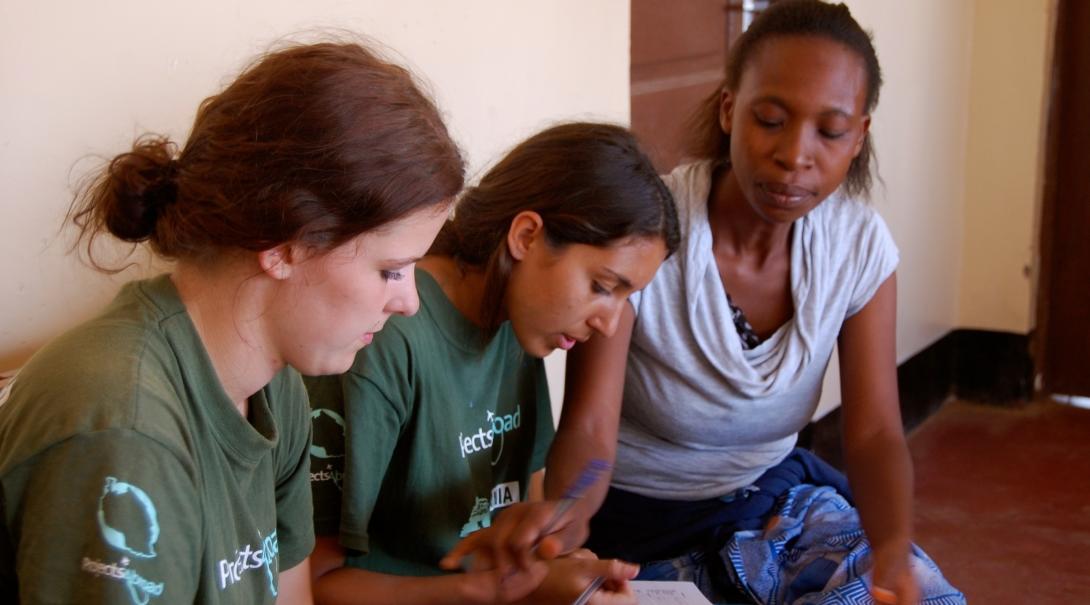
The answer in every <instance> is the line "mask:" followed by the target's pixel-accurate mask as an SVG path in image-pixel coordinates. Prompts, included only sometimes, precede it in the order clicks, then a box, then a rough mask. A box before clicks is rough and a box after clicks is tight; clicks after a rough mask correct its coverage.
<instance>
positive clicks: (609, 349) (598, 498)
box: [545, 304, 636, 551]
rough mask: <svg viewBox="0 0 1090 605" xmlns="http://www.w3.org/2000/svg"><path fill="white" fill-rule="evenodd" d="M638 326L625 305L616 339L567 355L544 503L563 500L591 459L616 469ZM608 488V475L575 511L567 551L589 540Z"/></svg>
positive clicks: (566, 539) (595, 341) (598, 339)
mask: <svg viewBox="0 0 1090 605" xmlns="http://www.w3.org/2000/svg"><path fill="white" fill-rule="evenodd" d="M635 322H636V313H635V311H634V310H633V309H632V305H628V304H626V305H625V306H624V310H623V311H621V318H620V322H619V324H618V326H617V331H616V332H615V333H614V334H613V336H611V337H609V338H605V337H603V336H602V335H601V334H596V335H595V336H594V337H593V338H591V339H590V340H589V341H587V342H586V343H585V344H582V345H580V346H577V347H575V348H574V349H572V350H571V351H570V352H569V353H568V364H567V375H566V377H565V387H564V409H563V412H562V413H561V415H560V426H559V428H558V429H557V432H556V437H555V439H553V445H552V447H551V448H550V449H549V459H548V463H547V464H546V468H547V469H548V472H547V473H546V474H545V497H546V498H549V499H557V498H560V497H561V496H562V495H563V493H564V490H566V489H567V488H568V486H569V485H570V484H571V483H572V482H573V481H575V480H576V478H577V477H578V476H579V473H580V472H582V470H583V468H584V467H585V466H586V464H587V462H588V461H589V460H592V459H596V458H597V459H602V460H606V461H608V462H609V463H610V464H612V463H613V461H614V459H615V458H616V455H617V430H618V426H619V424H620V419H621V399H622V395H623V390H624V374H625V367H626V365H627V361H628V346H629V344H630V343H631V341H632V328H633V325H634V324H635ZM608 489H609V475H608V474H607V475H606V476H603V477H601V478H600V479H599V480H598V482H597V483H595V484H594V485H593V486H592V487H591V488H590V490H589V491H588V492H587V493H586V495H584V497H583V498H582V500H580V501H579V503H578V504H577V505H576V506H574V507H572V510H573V511H574V512H575V513H576V515H575V516H576V518H575V520H574V522H573V523H572V527H573V529H572V530H571V531H569V532H568V533H567V534H565V535H564V546H565V551H568V550H571V549H573V548H576V547H578V546H579V545H581V544H582V543H583V542H584V541H586V538H587V534H588V531H589V526H588V523H589V522H590V518H591V517H592V516H594V513H596V512H598V508H599V507H600V506H601V505H602V501H603V500H604V499H605V497H606V492H607V491H608Z"/></svg>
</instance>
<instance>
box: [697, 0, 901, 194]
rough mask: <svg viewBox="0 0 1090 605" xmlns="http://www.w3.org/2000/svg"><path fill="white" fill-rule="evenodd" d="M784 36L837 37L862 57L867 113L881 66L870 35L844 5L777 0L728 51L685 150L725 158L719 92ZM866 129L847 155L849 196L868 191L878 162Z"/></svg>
mask: <svg viewBox="0 0 1090 605" xmlns="http://www.w3.org/2000/svg"><path fill="white" fill-rule="evenodd" d="M784 36H815V37H820V38H825V39H828V40H832V41H834V42H839V43H840V44H843V45H844V46H846V47H847V48H849V49H851V50H852V51H854V52H855V53H856V54H858V55H859V57H860V58H861V59H863V64H864V66H865V69H866V72H867V94H866V99H865V101H864V103H863V111H864V112H865V113H867V114H870V113H871V112H873V111H874V108H875V107H876V106H877V105H878V91H879V90H880V89H881V88H882V69H881V67H880V66H879V65H878V55H877V53H876V52H875V50H874V44H873V43H872V41H871V37H870V34H868V33H867V32H866V30H864V29H863V28H862V27H860V25H859V23H858V22H856V20H855V18H853V17H852V13H851V11H850V10H848V7H847V6H845V5H843V4H827V3H825V2H821V1H820V0H782V1H780V2H777V3H775V4H773V5H771V6H770V7H769V8H768V9H767V10H765V11H764V12H763V13H761V14H760V15H758V16H757V18H756V19H754V20H753V23H752V24H750V26H749V29H747V30H746V31H745V32H744V33H742V35H741V36H739V38H738V40H736V41H735V42H734V45H733V46H732V47H731V50H730V57H729V59H728V61H727V75H726V78H724V80H723V83H722V84H721V85H720V86H719V88H717V89H716V90H715V92H713V93H712V94H710V95H708V97H706V98H705V99H704V100H703V101H701V103H700V105H698V106H697V108H696V111H694V112H693V114H692V117H690V119H689V132H690V137H689V144H688V151H689V153H690V154H691V155H692V156H694V157H698V158H708V159H717V160H720V161H723V162H729V161H730V135H728V134H727V133H725V132H723V128H722V127H721V126H720V124H719V106H720V94H721V93H722V91H723V90H730V91H732V92H737V91H738V85H739V84H740V83H741V81H742V72H744V71H745V69H746V66H747V65H748V64H749V61H750V59H752V58H753V55H754V53H755V52H756V50H757V48H758V47H759V46H760V45H761V44H762V43H764V42H766V41H767V40H769V39H771V38H774V37H784ZM871 140H872V139H871V134H870V133H869V132H868V133H867V134H866V135H865V136H864V138H863V147H862V149H861V150H860V152H859V155H858V156H856V157H855V159H854V160H852V163H851V166H850V167H849V168H848V176H847V177H846V178H845V179H844V189H845V191H846V192H847V193H848V194H849V195H853V196H855V195H858V196H863V197H865V196H867V195H868V194H869V192H870V186H871V181H872V180H873V176H872V173H871V164H872V163H876V162H877V156H876V155H875V153H874V146H873V144H872V142H871Z"/></svg>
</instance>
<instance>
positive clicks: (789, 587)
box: [719, 485, 965, 605]
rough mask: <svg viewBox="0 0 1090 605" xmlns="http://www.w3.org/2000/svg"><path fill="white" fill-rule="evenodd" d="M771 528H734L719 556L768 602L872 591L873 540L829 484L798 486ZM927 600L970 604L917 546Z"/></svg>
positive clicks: (916, 564)
mask: <svg viewBox="0 0 1090 605" xmlns="http://www.w3.org/2000/svg"><path fill="white" fill-rule="evenodd" d="M777 514H778V515H780V522H779V524H778V525H776V526H775V527H774V528H772V529H771V530H769V531H767V532H766V531H763V530H752V531H740V532H737V533H735V534H734V535H733V536H732V537H731V538H730V540H728V541H727V544H726V546H724V547H723V549H722V550H721V551H720V553H719V554H720V556H721V557H723V559H724V560H726V561H729V565H727V568H728V570H730V572H731V574H732V577H733V578H734V580H735V582H736V583H737V584H738V586H739V587H742V588H744V589H745V590H746V591H747V592H748V593H749V595H750V596H751V597H753V598H754V599H755V600H756V601H757V602H759V603H763V604H766V605H840V604H845V605H849V604H851V605H854V604H857V603H873V602H874V600H873V599H872V598H871V596H870V590H869V587H870V573H869V572H870V569H871V550H870V544H869V543H868V542H867V540H866V537H865V536H864V535H863V529H862V527H861V526H860V522H859V514H858V513H857V512H856V510H855V509H854V508H852V507H851V506H850V505H849V504H848V503H847V501H845V500H844V498H842V497H841V496H840V495H839V494H837V493H836V490H834V489H832V488H830V487H815V486H813V485H799V486H796V487H795V488H793V489H791V490H790V491H789V492H788V493H787V497H786V498H785V500H784V502H783V504H782V505H781V506H780V507H779V510H778V512H777ZM909 562H910V565H911V566H912V572H913V574H914V575H915V577H916V582H917V584H918V585H919V587H920V597H921V601H920V602H921V603H924V604H925V605H964V603H965V595H963V594H962V593H961V592H959V591H958V590H957V589H956V588H954V587H953V586H951V585H950V583H949V582H947V581H946V578H944V577H943V575H942V572H941V571H939V568H938V566H937V565H935V563H934V561H932V560H931V558H930V557H928V556H927V554H926V553H924V552H923V550H921V549H920V548H919V547H918V546H916V545H913V546H912V557H911V558H910V560H909Z"/></svg>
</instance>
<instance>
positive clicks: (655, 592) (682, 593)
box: [629, 580, 711, 605]
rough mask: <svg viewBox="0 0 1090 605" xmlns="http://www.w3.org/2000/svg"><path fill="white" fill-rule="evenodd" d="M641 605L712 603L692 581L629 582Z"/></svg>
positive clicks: (702, 604)
mask: <svg viewBox="0 0 1090 605" xmlns="http://www.w3.org/2000/svg"><path fill="white" fill-rule="evenodd" d="M629 585H630V586H632V591H633V592H635V593H636V600H637V601H639V603H640V605H711V601H709V600H708V599H707V597H705V596H704V595H703V594H701V593H700V591H699V590H697V588H696V584H693V583H692V582H648V581H643V580H636V581H632V582H629Z"/></svg>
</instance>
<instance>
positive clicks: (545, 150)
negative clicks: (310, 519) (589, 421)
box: [307, 123, 678, 605]
mask: <svg viewBox="0 0 1090 605" xmlns="http://www.w3.org/2000/svg"><path fill="white" fill-rule="evenodd" d="M677 243H678V225H677V213H676V211H675V210H674V202H673V198H672V197H671V196H670V192H669V191H667V189H666V187H665V186H664V185H663V183H662V180H661V179H660V178H659V177H658V175H657V174H656V173H655V170H654V167H653V166H652V165H651V162H650V160H648V159H647V157H646V156H645V155H644V154H643V152H642V151H641V150H640V148H639V146H638V145H637V144H636V141H635V139H634V137H633V136H632V135H631V134H630V133H629V132H628V131H627V130H625V129H624V128H621V127H619V126H613V125H609V124H594V123H571V124H561V125H558V126H554V127H552V128H548V129H546V130H544V131H542V132H540V133H538V134H536V135H534V136H532V137H530V138H529V139H527V140H526V141H523V142H522V143H520V144H519V145H517V146H516V147H515V148H514V149H512V150H511V151H510V152H509V153H508V154H507V155H506V156H505V157H504V158H503V159H501V160H500V161H499V162H498V163H497V164H496V165H495V166H494V167H493V168H492V169H490V170H489V171H488V173H487V174H485V175H484V177H482V178H481V181H480V183H478V184H477V185H476V186H475V187H470V188H469V189H468V190H467V191H466V192H465V193H464V194H463V195H462V196H461V197H460V198H459V200H458V203H457V206H456V208H455V211H454V217H453V218H452V219H451V220H450V221H449V222H448V223H447V224H446V225H444V227H443V229H442V231H441V232H440V234H439V237H438V238H437V239H436V241H435V245H434V246H432V249H431V250H430V251H429V252H428V256H427V257H425V258H424V259H423V260H421V261H420V264H419V268H418V269H417V282H418V284H419V286H420V301H421V304H420V313H419V314H418V315H416V316H414V317H395V318H391V320H390V322H389V324H388V326H387V329H386V330H384V331H383V332H382V333H381V334H379V335H378V336H377V337H376V339H375V342H374V345H373V346H371V347H369V348H367V349H365V350H363V351H361V352H360V354H359V355H358V356H357V358H356V363H355V364H354V365H353V366H352V369H351V370H350V371H348V372H346V373H345V374H343V375H341V376H340V377H336V378H335V377H325V378H318V379H313V380H312V379H309V378H308V380H307V387H308V389H310V393H311V404H312V405H314V406H315V407H317V408H319V409H322V410H329V411H332V412H334V413H337V414H342V415H343V418H344V424H345V428H346V430H345V432H344V436H342V435H341V434H340V431H333V435H332V436H331V439H330V440H328V441H326V440H323V439H319V437H318V435H317V433H316V444H317V445H319V446H321V447H323V448H324V449H325V450H326V451H327V452H331V451H334V448H337V449H336V451H337V452H343V458H339V459H335V458H330V459H329V461H328V462H330V463H331V464H333V465H336V464H338V463H339V461H341V460H343V464H344V468H343V471H344V477H343V481H341V486H342V487H343V495H342V494H341V493H340V492H339V490H335V489H332V490H327V489H319V488H316V491H315V494H316V497H315V509H316V512H317V517H316V522H315V526H316V529H317V531H318V533H319V534H329V535H328V536H320V537H319V546H318V548H317V549H316V550H315V554H314V561H315V567H316V569H317V571H318V572H319V573H321V574H322V576H321V577H320V578H319V579H318V581H317V583H316V585H315V597H316V600H318V602H320V603H323V604H339V603H344V604H348V603H358V602H361V600H362V599H361V597H360V595H366V602H368V603H375V604H379V603H396V604H412V603H421V604H428V605H432V604H439V603H451V604H475V603H482V604H483V603H527V604H534V603H536V604H542V605H546V604H556V605H569V604H570V603H572V602H574V601H576V599H577V598H578V597H579V595H580V593H582V592H583V591H584V590H586V589H587V587H588V586H589V585H591V584H592V583H593V582H594V581H595V578H596V577H599V576H600V577H603V578H604V579H605V584H604V585H603V587H602V590H599V591H596V593H595V594H594V596H593V599H592V600H591V601H590V603H591V605H630V604H632V603H634V602H635V597H634V595H633V593H632V591H631V590H630V588H629V587H628V585H627V580H628V579H629V578H631V577H632V576H633V575H635V573H636V571H637V568H636V566H634V565H630V564H627V563H624V562H622V561H618V560H595V559H594V558H590V556H589V553H586V552H578V551H577V552H575V553H573V554H572V555H571V556H566V557H558V558H554V557H556V555H557V554H558V549H557V548H556V547H557V544H555V543H553V542H551V541H547V542H546V543H543V544H540V545H539V547H538V549H537V550H536V551H535V555H536V556H535V557H534V560H533V561H527V562H526V564H525V565H524V566H516V565H509V564H507V563H506V562H505V561H502V560H499V559H498V558H493V557H491V556H489V555H488V553H484V552H478V553H477V556H476V557H474V558H473V559H472V560H471V561H463V559H462V557H461V556H460V555H459V554H458V552H461V551H456V552H455V553H454V554H452V555H450V556H444V555H446V554H447V552H448V550H450V549H451V548H452V547H454V546H455V544H456V543H458V542H459V540H460V539H464V540H465V541H469V542H474V541H475V540H476V538H475V536H478V535H485V536H488V535H490V532H489V531H488V529H487V528H490V527H495V524H496V522H497V521H498V522H500V523H502V522H503V520H504V519H505V518H506V517H507V516H508V515H509V514H512V513H513V512H514V510H517V509H513V508H512V507H515V506H516V505H517V504H518V503H520V502H525V501H527V500H532V499H534V498H535V497H540V494H541V486H540V483H541V481H540V480H541V475H542V467H543V466H544V464H545V457H546V454H547V453H548V452H549V447H550V443H551V442H552V436H553V422H552V421H553V418H552V412H551V406H550V402H549V392H548V388H547V385H546V381H545V371H544V364H543V361H542V359H541V358H542V357H545V356H546V355H547V354H549V353H550V352H552V351H554V350H556V349H571V348H572V347H573V346H575V345H576V343H577V342H581V341H585V340H587V339H588V338H590V337H591V336H592V335H594V334H599V335H602V336H609V335H611V334H613V332H614V330H615V329H616V326H617V321H618V319H619V317H620V314H621V310H622V309H623V308H624V306H625V305H627V303H626V302H625V301H626V299H627V298H628V296H629V295H630V294H632V292H634V291H636V290H639V289H640V288H642V287H643V286H644V285H646V284H647V283H648V282H649V281H650V280H651V277H652V276H653V275H654V274H655V271H656V270H657V269H658V267H659V265H660V264H661V263H662V261H663V259H664V258H666V257H667V256H668V255H669V254H670V253H671V252H673V251H674V250H675V249H676V247H677ZM322 413H323V414H328V413H329V412H328V411H327V412H322ZM565 430H566V429H565V424H564V420H563V419H562V420H561V426H560V429H559V432H560V433H561V434H562V433H563V432H564V431H565ZM345 446H346V447H345ZM342 447H343V448H344V449H343V450H342V449H340V448H342ZM334 470H335V469H334ZM545 476H546V477H547V476H548V473H545ZM323 494H325V495H324V496H323ZM503 539H504V536H499V538H498V541H499V542H501V543H502V542H503ZM463 563H467V565H466V567H462V564H463ZM450 571H454V572H457V573H444V572H450Z"/></svg>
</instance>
